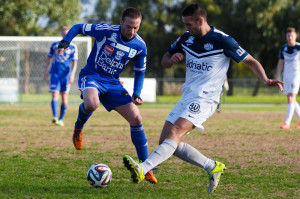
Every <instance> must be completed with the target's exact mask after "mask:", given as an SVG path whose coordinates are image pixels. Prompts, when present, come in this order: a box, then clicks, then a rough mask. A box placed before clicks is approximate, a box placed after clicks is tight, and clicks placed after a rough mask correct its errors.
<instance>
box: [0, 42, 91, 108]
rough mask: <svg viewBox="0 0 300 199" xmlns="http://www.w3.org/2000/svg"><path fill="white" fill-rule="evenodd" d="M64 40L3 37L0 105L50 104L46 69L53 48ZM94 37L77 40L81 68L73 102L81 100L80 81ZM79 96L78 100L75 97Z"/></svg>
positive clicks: (74, 84)
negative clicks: (51, 47) (2, 103)
mask: <svg viewBox="0 0 300 199" xmlns="http://www.w3.org/2000/svg"><path fill="white" fill-rule="evenodd" d="M60 40H61V37H0V103H1V102H9V103H15V102H20V103H27V102H30V103H45V102H47V103H49V100H50V99H51V95H50V94H49V93H48V88H49V81H48V80H44V79H43V77H44V66H45V61H46V57H47V54H48V52H49V49H50V45H51V44H52V43H53V42H54V41H60ZM91 42H92V41H91V38H90V37H76V38H74V40H73V41H72V43H75V44H76V45H77V47H78V68H77V71H76V75H75V81H74V83H73V84H72V85H71V90H70V98H69V102H71V103H72V102H77V101H80V98H79V97H78V96H79V91H78V85H77V80H78V79H77V78H78V73H79V71H80V69H81V68H82V67H84V66H85V64H86V60H87V57H88V55H89V53H90V50H91ZM72 95H74V96H75V95H76V97H72Z"/></svg>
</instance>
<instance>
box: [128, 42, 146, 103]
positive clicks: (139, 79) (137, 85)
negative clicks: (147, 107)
mask: <svg viewBox="0 0 300 199" xmlns="http://www.w3.org/2000/svg"><path fill="white" fill-rule="evenodd" d="M138 53H139V54H137V55H136V56H135V57H134V58H133V64H134V85H133V95H132V101H133V103H134V104H136V105H142V104H143V100H142V98H141V97H140V96H141V92H142V89H143V85H144V78H145V72H146V56H147V50H146V46H145V48H144V49H143V50H142V51H139V52H138Z"/></svg>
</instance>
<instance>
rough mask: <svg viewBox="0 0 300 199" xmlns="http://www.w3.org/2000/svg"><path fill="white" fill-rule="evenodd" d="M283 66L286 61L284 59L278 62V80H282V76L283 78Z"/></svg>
mask: <svg viewBox="0 0 300 199" xmlns="http://www.w3.org/2000/svg"><path fill="white" fill-rule="evenodd" d="M283 64H284V60H283V59H279V60H278V64H277V73H276V79H277V80H280V79H281V78H280V76H281V72H282V69H283Z"/></svg>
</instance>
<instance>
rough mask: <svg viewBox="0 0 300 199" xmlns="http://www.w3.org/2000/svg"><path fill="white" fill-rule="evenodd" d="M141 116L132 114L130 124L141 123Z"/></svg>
mask: <svg viewBox="0 0 300 199" xmlns="http://www.w3.org/2000/svg"><path fill="white" fill-rule="evenodd" d="M142 120H143V119H142V116H141V115H140V114H134V116H133V117H132V118H131V121H130V125H132V126H137V125H141V124H142V122H143V121H142Z"/></svg>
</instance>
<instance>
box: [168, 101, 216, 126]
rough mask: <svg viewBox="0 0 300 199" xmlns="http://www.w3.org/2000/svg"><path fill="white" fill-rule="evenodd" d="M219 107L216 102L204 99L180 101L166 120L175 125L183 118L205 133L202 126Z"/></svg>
mask: <svg viewBox="0 0 300 199" xmlns="http://www.w3.org/2000/svg"><path fill="white" fill-rule="evenodd" d="M217 105H218V103H216V102H215V101H212V100H207V99H204V98H196V99H191V100H185V101H183V100H180V101H179V102H178V103H177V104H176V105H175V106H174V108H173V110H172V111H171V113H170V114H169V116H168V117H167V119H166V120H167V121H169V122H171V123H172V124H174V123H175V121H176V120H177V119H178V118H179V117H181V118H184V119H186V120H188V121H190V122H191V123H193V125H195V126H196V129H197V130H200V131H203V130H204V127H203V126H202V124H203V123H204V122H205V121H206V120H207V119H208V118H210V117H211V116H212V115H213V114H214V112H215V110H216V108H217Z"/></svg>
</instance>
